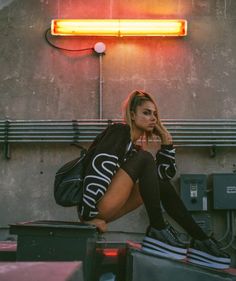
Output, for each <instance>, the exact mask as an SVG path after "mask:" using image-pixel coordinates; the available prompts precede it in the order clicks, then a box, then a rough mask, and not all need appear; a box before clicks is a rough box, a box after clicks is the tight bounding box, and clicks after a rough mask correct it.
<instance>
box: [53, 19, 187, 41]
mask: <svg viewBox="0 0 236 281" xmlns="http://www.w3.org/2000/svg"><path fill="white" fill-rule="evenodd" d="M51 34H52V35H61V36H118V37H120V36H186V35H187V21H186V20H182V19H172V20H169V19H165V20H147V19H143V20H135V19H121V20H119V19H112V20H111V19H108V20H106V19H98V20H97V19H85V20H84V19H54V20H52V22H51Z"/></svg>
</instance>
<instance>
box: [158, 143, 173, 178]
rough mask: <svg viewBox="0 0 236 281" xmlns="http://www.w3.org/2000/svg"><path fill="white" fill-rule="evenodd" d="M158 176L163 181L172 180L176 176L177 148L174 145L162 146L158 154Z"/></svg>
mask: <svg viewBox="0 0 236 281" xmlns="http://www.w3.org/2000/svg"><path fill="white" fill-rule="evenodd" d="M156 165H157V171H158V175H159V177H160V178H161V179H162V180H171V179H172V178H173V177H174V176H175V174H176V163H175V148H174V147H173V145H172V144H169V145H162V146H161V149H160V150H159V151H158V152H157V154H156Z"/></svg>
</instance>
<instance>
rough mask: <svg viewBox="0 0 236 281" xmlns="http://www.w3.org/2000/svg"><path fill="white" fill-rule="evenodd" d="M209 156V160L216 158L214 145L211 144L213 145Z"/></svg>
mask: <svg viewBox="0 0 236 281" xmlns="http://www.w3.org/2000/svg"><path fill="white" fill-rule="evenodd" d="M210 156H211V158H214V157H216V145H215V144H213V145H212V146H211V150H210Z"/></svg>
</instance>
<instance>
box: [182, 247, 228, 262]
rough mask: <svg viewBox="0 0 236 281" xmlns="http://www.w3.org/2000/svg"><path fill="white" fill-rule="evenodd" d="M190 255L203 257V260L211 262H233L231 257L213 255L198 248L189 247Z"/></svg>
mask: <svg viewBox="0 0 236 281" xmlns="http://www.w3.org/2000/svg"><path fill="white" fill-rule="evenodd" d="M187 255H188V256H195V257H196V256H197V257H198V258H199V259H200V258H201V259H203V260H207V261H210V262H220V263H226V264H230V263H231V259H230V258H224V257H216V256H212V255H210V254H208V253H206V252H203V251H199V250H196V249H194V248H189V249H188V254H187Z"/></svg>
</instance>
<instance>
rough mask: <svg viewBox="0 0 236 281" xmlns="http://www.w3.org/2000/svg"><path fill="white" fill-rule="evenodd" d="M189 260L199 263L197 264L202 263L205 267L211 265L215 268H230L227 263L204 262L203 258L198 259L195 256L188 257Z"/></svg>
mask: <svg viewBox="0 0 236 281" xmlns="http://www.w3.org/2000/svg"><path fill="white" fill-rule="evenodd" d="M187 261H188V262H190V263H192V264H197V265H202V266H205V267H210V268H215V269H226V268H229V267H230V266H229V265H227V264H222V263H216V262H215V263H213V262H211V263H210V262H204V261H201V260H196V259H194V258H187Z"/></svg>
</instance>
